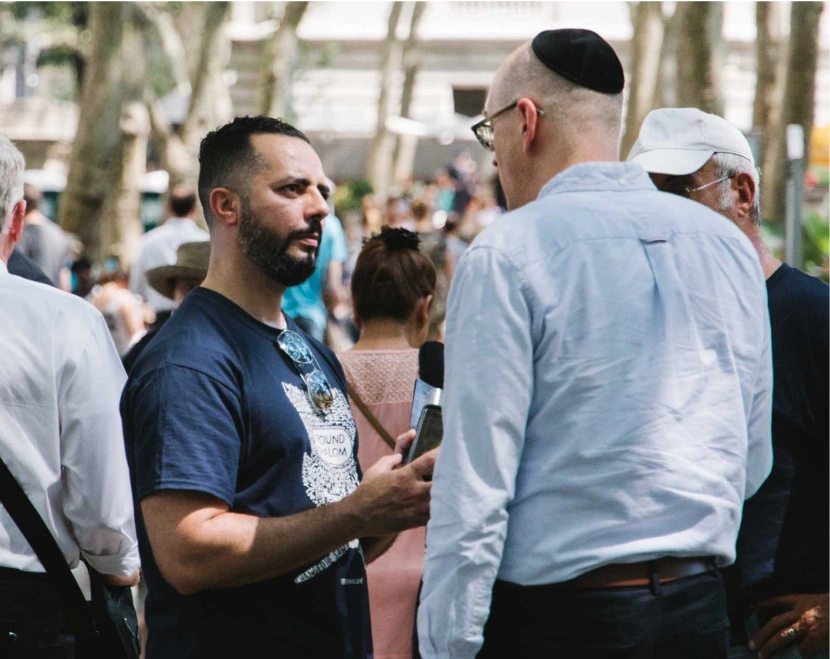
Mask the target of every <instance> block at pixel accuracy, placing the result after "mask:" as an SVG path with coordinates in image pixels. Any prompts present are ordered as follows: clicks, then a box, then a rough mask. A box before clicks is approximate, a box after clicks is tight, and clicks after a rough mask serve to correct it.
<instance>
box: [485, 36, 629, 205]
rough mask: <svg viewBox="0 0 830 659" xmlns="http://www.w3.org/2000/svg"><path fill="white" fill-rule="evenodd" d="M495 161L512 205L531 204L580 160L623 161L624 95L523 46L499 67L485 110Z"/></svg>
mask: <svg viewBox="0 0 830 659" xmlns="http://www.w3.org/2000/svg"><path fill="white" fill-rule="evenodd" d="M511 105H514V106H515V107H514V109H513V110H512V111H510V112H508V113H506V114H501V115H499V116H497V117H495V118H494V119H493V120H492V134H493V149H494V151H495V159H494V160H493V163H494V164H495V165H496V167H497V168H498V172H499V179H500V180H501V184H502V188H503V189H504V193H505V196H506V198H507V206H508V208H509V209H511V210H512V209H514V208H518V207H520V206H523V205H524V204H527V203H529V202H531V201H533V200H534V199H536V197H537V196H538V194H539V191H540V190H541V189H542V187H543V186H544V185H545V183H547V182H548V181H549V180H550V179H551V178H553V177H554V176H556V174H558V173H559V172H561V171H563V170H564V169H567V168H568V167H570V166H572V165H574V164H577V163H579V162H596V161H616V160H619V143H620V130H621V127H622V93H618V94H605V93H602V92H597V91H594V90H592V89H588V88H587V87H583V86H581V85H578V84H576V83H574V82H571V81H570V80H568V79H566V78H564V77H562V76H561V75H559V74H558V73H555V72H554V71H553V70H551V69H549V68H548V67H547V66H545V65H544V64H543V63H542V62H541V61H540V60H539V58H538V57H536V54H535V53H534V52H533V49H532V48H531V42H527V43H525V44H522V45H521V46H520V47H519V48H517V49H516V50H515V51H513V53H511V54H510V56H509V57H508V58H507V59H506V60H505V62H504V64H502V65H501V67H499V70H498V71H497V72H496V75H495V76H494V78H493V83H492V84H491V85H490V92H489V94H488V96H487V102H486V104H485V108H484V114H485V115H486V116H488V117H492V116H493V115H494V114H496V113H498V112H499V111H500V110H503V109H504V108H509V107H510V106H511Z"/></svg>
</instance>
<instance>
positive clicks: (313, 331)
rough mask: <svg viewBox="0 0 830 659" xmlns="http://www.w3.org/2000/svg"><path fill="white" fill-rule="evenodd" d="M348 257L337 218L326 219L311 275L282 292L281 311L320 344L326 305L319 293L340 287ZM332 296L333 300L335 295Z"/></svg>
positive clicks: (332, 216)
mask: <svg viewBox="0 0 830 659" xmlns="http://www.w3.org/2000/svg"><path fill="white" fill-rule="evenodd" d="M348 258H349V255H348V251H347V246H346V234H345V233H344V232H343V225H342V224H341V222H340V220H339V219H338V218H337V216H335V215H333V214H331V215H329V216H328V217H326V221H325V224H324V226H323V236H322V238H321V240H320V251H319V253H318V254H317V267H316V268H315V270H314V274H313V275H311V277H309V278H308V279H307V280H306V281H305V282H303V283H302V284H300V285H299V286H292V287H291V288H288V289H286V291H285V294H284V295H283V298H282V310H283V311H284V312H285V313H286V314H288V315H289V316H291V317H292V318H293V319H294V321H295V322H296V323H297V325H298V326H299V327H300V328H301V329H302V330H303V331H304V332H306V334H308V335H309V336H311V337H313V338H315V339H317V340H318V341H322V340H323V337H324V335H325V332H326V317H327V313H326V305H325V302H324V301H323V291H324V290H325V289H326V288H330V287H333V288H334V289H335V290H339V289H340V288H342V286H343V264H344V263H345V262H346V261H347V260H348ZM334 297H337V296H336V295H335V296H334Z"/></svg>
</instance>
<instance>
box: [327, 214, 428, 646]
mask: <svg viewBox="0 0 830 659" xmlns="http://www.w3.org/2000/svg"><path fill="white" fill-rule="evenodd" d="M435 281H436V276H435V268H434V267H433V265H432V263H431V261H430V260H429V258H427V257H426V255H425V254H423V253H422V252H421V251H420V250H419V249H418V237H417V236H416V235H415V234H414V233H411V232H409V231H407V230H405V229H388V228H386V227H384V228H383V229H382V230H381V233H380V235H377V236H375V237H373V238H371V239H370V240H369V241H368V242H367V243H366V245H365V246H364V248H363V250H362V251H361V253H360V256H359V257H358V259H357V265H356V266H355V270H354V274H353V276H352V300H353V303H354V318H355V322H356V323H357V325H358V327H359V328H360V339H359V340H358V341H357V343H355V345H354V346H353V347H352V348H351V350H349V351H348V352H341V353H339V354H338V358H339V359H340V362H341V363H342V364H343V370H344V371H345V373H346V380H347V382H348V386H349V400H350V403H351V407H352V413H353V414H354V419H355V425H356V426H357V432H358V435H359V437H360V448H359V450H358V454H357V457H358V460H359V462H360V465H361V467H363V468H364V469H366V468H368V467H370V466H371V465H373V464H374V463H375V462H377V461H378V460H379V459H380V458H382V457H384V456H389V455H392V454H393V453H394V451H395V440H394V438H395V437H397V436H398V435H401V434H403V433H405V432H407V430H409V417H410V415H411V412H412V393H413V387H414V384H415V379H416V378H417V377H418V348H420V346H421V344H423V342H424V340H425V339H426V336H427V329H428V325H429V306H430V302H431V300H432V294H433V292H434V290H435ZM424 538H425V533H424V529H423V528H417V529H411V530H409V531H404V532H402V533H400V534H399V535H398V537H397V539H396V540H395V541H394V544H393V545H392V546H391V547H390V548H389V550H388V551H387V552H386V553H384V554H383V555H382V556H381V557H380V558H378V559H377V560H376V561H375V562H374V563H372V564H371V565H369V566H368V568H367V570H366V571H367V573H368V578H369V605H370V608H371V618H372V639H373V643H374V650H375V659H409V658H410V657H411V656H412V633H413V630H414V626H415V601H416V598H417V593H418V585H419V583H420V580H421V572H422V571H423V564H424Z"/></svg>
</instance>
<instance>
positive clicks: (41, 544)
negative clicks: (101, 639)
mask: <svg viewBox="0 0 830 659" xmlns="http://www.w3.org/2000/svg"><path fill="white" fill-rule="evenodd" d="M0 503H2V504H3V506H4V507H5V508H6V511H7V512H8V513H9V515H10V516H11V518H12V519H13V520H14V523H15V524H17V528H18V529H20V532H21V533H22V534H23V537H25V538H26V540H27V541H28V543H29V544H30V545H31V547H32V549H33V550H34V552H35V554H36V555H37V557H38V560H40V562H41V564H42V565H43V567H44V569H45V570H46V574H48V575H49V577H50V578H51V580H52V585H53V586H54V588H55V590H56V591H57V593H58V596H59V597H60V598H61V600H63V603H64V607H65V608H66V618H67V622H68V623H69V627H70V629H71V630H72V632H73V633H74V634H76V635H78V636H95V635H97V631H96V630H95V622H94V620H93V618H92V612H91V610H90V608H89V605H88V604H87V601H86V599H85V598H84V594H83V592H82V591H81V588H80V586H78V582H77V581H75V577H74V576H72V572H71V570H70V569H69V565H67V563H66V559H65V558H64V556H63V552H62V551H61V550H60V547H58V543H57V542H55V538H54V537H53V536H52V534H51V533H50V532H49V529H48V528H47V527H46V524H45V523H44V521H43V518H42V517H41V516H40V514H39V513H38V511H37V509H36V508H35V507H34V506H33V505H32V502H31V501H29V497H27V496H26V493H25V492H24V491H23V488H22V487H20V483H18V482H17V479H16V478H15V477H14V476H13V475H12V472H11V471H9V468H8V467H7V466H6V463H5V462H3V459H2V458H0Z"/></svg>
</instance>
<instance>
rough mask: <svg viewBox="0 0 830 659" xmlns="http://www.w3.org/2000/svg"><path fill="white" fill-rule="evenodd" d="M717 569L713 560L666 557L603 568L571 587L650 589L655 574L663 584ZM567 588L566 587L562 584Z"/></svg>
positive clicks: (576, 581) (577, 580) (586, 575)
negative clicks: (648, 587)
mask: <svg viewBox="0 0 830 659" xmlns="http://www.w3.org/2000/svg"><path fill="white" fill-rule="evenodd" d="M714 569H715V560H714V559H713V558H675V557H670V556H667V557H666V558H659V559H657V560H656V561H648V562H645V563H613V564H611V565H603V566H602V567H599V568H597V569H596V570H591V571H590V572H586V573H585V574H582V575H580V576H578V577H576V579H573V580H571V581H569V582H567V583H568V584H570V585H572V586H575V587H577V588H623V587H625V586H648V585H649V584H650V583H651V580H652V575H654V578H655V579H656V580H657V581H659V582H660V583H665V582H667V581H675V580H676V579H685V578H687V577H694V576H696V575H698V574H704V573H706V572H711V571H712V570H714ZM563 585H564V584H563Z"/></svg>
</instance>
